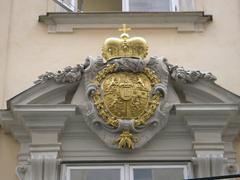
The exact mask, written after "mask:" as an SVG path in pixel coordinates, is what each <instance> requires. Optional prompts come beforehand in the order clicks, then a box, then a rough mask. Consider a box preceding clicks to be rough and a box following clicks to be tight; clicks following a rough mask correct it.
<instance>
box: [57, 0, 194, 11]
mask: <svg viewBox="0 0 240 180" xmlns="http://www.w3.org/2000/svg"><path fill="white" fill-rule="evenodd" d="M53 1H54V2H56V3H57V4H58V5H59V6H61V7H62V8H64V7H65V8H64V9H65V10H66V11H72V12H99V11H101V12H104V11H105V12H106V11H107V12H111V11H123V12H168V11H192V10H194V0H101V1H99V0H53Z"/></svg>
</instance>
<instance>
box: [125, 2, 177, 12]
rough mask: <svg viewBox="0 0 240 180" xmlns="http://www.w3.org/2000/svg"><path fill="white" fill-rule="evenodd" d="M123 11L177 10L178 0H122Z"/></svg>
mask: <svg viewBox="0 0 240 180" xmlns="http://www.w3.org/2000/svg"><path fill="white" fill-rule="evenodd" d="M122 7H123V11H131V12H133V11H137V12H160V11H178V9H179V4H178V0H151V1H146V0H123V2H122Z"/></svg>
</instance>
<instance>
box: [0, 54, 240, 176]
mask: <svg viewBox="0 0 240 180" xmlns="http://www.w3.org/2000/svg"><path fill="white" fill-rule="evenodd" d="M108 65H109V66H111V65H116V67H117V70H116V72H117V73H118V72H120V73H122V72H124V73H125V72H127V73H132V74H137V73H141V72H144V68H149V69H151V71H149V72H153V75H156V77H159V78H160V82H158V81H156V83H155V84H153V86H152V92H153V95H154V93H156V94H157V93H159V94H160V95H161V97H160V103H159V104H156V107H155V108H156V112H155V111H154V113H153V114H152V116H151V117H150V118H149V120H147V121H145V122H144V123H143V124H141V125H139V126H135V125H136V124H135V123H136V122H137V121H131V120H129V121H125V120H119V121H118V122H117V123H118V126H116V127H115V126H114V125H113V124H107V122H103V121H102V119H103V117H102V115H101V114H100V113H98V111H97V110H98V106H96V104H95V103H94V101H91V97H93V95H92V93H94V92H96V89H97V88H99V87H100V86H96V82H95V81H94V80H95V78H96V76H97V75H99V74H100V75H101V72H105V68H107V67H109V66H108ZM149 77H152V76H149ZM96 79H97V78H96ZM149 79H151V78H149ZM141 80H143V79H138V82H139V83H142V82H141ZM215 80H216V77H215V76H213V75H212V74H211V73H205V72H201V71H194V70H186V69H184V68H182V67H179V66H174V65H171V64H169V62H167V60H166V59H164V58H157V57H153V58H150V59H149V60H148V61H143V60H139V59H134V58H119V59H114V60H111V61H108V63H106V62H104V61H103V60H102V59H101V58H96V59H94V58H87V59H86V61H85V63H84V64H82V65H77V66H76V67H67V68H65V69H64V70H62V71H58V72H57V73H51V72H47V73H45V74H43V75H41V76H40V77H39V79H38V80H37V81H36V82H35V83H36V84H35V85H34V86H33V87H31V88H29V89H27V90H26V91H24V92H22V93H20V94H18V95H17V96H15V97H13V98H12V99H10V100H9V101H8V102H7V109H6V110H2V111H1V112H0V117H1V121H2V124H3V126H4V128H5V129H6V130H8V131H9V132H10V133H11V134H12V135H13V136H14V137H15V138H16V139H17V140H18V141H19V142H20V143H21V146H22V147H21V152H20V155H19V164H20V166H19V168H18V169H17V170H18V173H19V176H24V175H25V173H26V172H27V171H28V168H29V167H30V166H31V167H34V166H35V165H36V164H34V163H39V162H38V161H37V159H39V158H43V159H46V158H49V159H50V160H53V161H54V163H56V164H57V159H59V161H63V162H64V161H81V160H95V158H97V159H98V160H105V158H106V157H108V159H109V160H129V159H130V160H146V159H148V160H149V159H154V160H175V161H178V160H188V161H192V162H193V163H196V164H198V163H200V162H201V160H202V159H201V158H202V157H208V158H209V157H210V158H211V156H216V157H217V158H221V160H222V162H223V161H224V162H225V161H226V163H223V165H224V164H226V167H227V164H231V165H232V164H235V160H236V156H235V150H234V148H233V140H234V138H235V137H236V136H237V135H238V132H239V125H240V121H239V120H240V116H239V114H240V113H239V102H240V97H239V96H237V95H235V94H233V93H231V92H229V91H227V90H225V89H224V88H222V87H220V86H219V85H217V84H216V83H215ZM122 83H123V85H124V86H127V85H129V82H126V81H123V82H122ZM131 83H132V84H133V83H134V82H133V81H132V82H131ZM131 83H130V84H131ZM109 86H110V85H109ZM121 91H122V90H121ZM122 92H123V95H121V97H123V98H128V96H127V95H126V94H124V93H126V91H124V89H123V91H122ZM114 122H115V121H114ZM126 122H127V123H126ZM124 132H130V133H129V134H127V136H128V137H127V138H128V139H127V140H129V139H131V138H132V137H130V136H131V135H133V137H134V138H135V137H136V139H138V140H136V141H134V140H132V141H133V143H132V144H131V145H132V147H131V146H129V147H131V148H136V150H131V148H129V149H127V150H126V147H128V145H129V144H127V143H126V146H124V143H125V142H124V143H123V145H122V146H121V145H119V144H120V142H119V141H121V140H122V139H121V135H122V136H123V135H125V134H124ZM206 132H207V133H206ZM99 140H101V141H99ZM115 141H116V142H117V141H118V143H119V144H114V143H113V142H115ZM103 142H104V143H103ZM171 142H174V143H171ZM119 147H120V148H121V147H123V149H124V148H125V149H124V150H123V152H124V154H122V153H119V152H121V151H119V150H118V148H119ZM132 151H133V152H134V153H132ZM42 152H44V153H45V154H44V153H43V154H41V153H42ZM39 153H40V154H39ZM118 153H119V154H118ZM49 162H50V161H49ZM51 163H52V161H51ZM198 165H199V164H198ZM46 166H48V165H47V163H46ZM199 167H200V168H199V169H198V171H199V173H201V171H202V170H201V164H200V165H199ZM224 167H225V165H224ZM21 168H23V169H24V171H22V169H21ZM202 168H203V167H202ZM33 169H34V168H33ZM33 171H34V170H33ZM23 172H24V173H23ZM33 173H34V172H33ZM36 173H37V172H36ZM50 174H51V173H50ZM52 176H55V175H54V174H53V173H52ZM52 179H54V178H52Z"/></svg>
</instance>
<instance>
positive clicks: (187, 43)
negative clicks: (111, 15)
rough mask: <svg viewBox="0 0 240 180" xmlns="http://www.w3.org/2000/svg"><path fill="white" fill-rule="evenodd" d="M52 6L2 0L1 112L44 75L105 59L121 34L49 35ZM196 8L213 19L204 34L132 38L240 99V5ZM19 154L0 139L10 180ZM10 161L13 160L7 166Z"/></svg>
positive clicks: (208, 3) (169, 32)
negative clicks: (104, 51)
mask: <svg viewBox="0 0 240 180" xmlns="http://www.w3.org/2000/svg"><path fill="white" fill-rule="evenodd" d="M50 6H52V4H51V3H49V1H48V0H41V1H39V0H25V1H24V3H23V2H22V1H17V0H8V1H4V0H1V1H0V14H1V16H0V23H1V26H0V37H1V41H0V107H1V108H5V107H6V104H5V103H6V100H7V99H9V98H11V97H13V96H15V95H16V94H18V93H20V92H22V91H24V90H25V89H27V88H29V87H30V86H32V85H33V83H32V82H33V81H34V80H36V79H37V76H38V75H40V74H42V73H44V72H45V71H57V70H58V69H62V68H63V67H65V66H68V65H75V64H77V63H82V62H83V61H84V60H85V58H86V57H87V56H89V55H91V56H93V57H96V56H98V55H101V46H102V43H103V41H104V39H105V38H107V37H109V36H118V35H119V33H118V31H116V30H115V29H87V30H86V29H85V30H83V29H79V30H75V31H74V33H57V34H49V33H48V32H47V26H46V25H44V24H41V23H39V22H38V16H39V15H44V14H46V12H47V11H48V9H51V7H50ZM196 6H197V8H198V9H199V10H204V11H205V13H206V14H211V15H213V22H211V23H210V24H209V25H208V26H207V28H206V31H205V32H203V33H178V32H177V31H176V30H174V29H134V30H133V31H132V32H131V34H132V35H134V36H142V37H144V38H146V39H147V41H148V43H149V47H150V50H149V56H154V55H157V56H165V57H167V58H168V59H169V61H170V62H171V63H173V64H179V65H182V66H185V67H189V68H192V69H200V70H202V71H210V72H212V73H213V74H214V75H216V76H217V78H218V80H217V83H218V84H220V85H221V86H223V87H224V88H226V89H228V90H230V91H232V92H234V93H236V94H240V71H239V67H240V33H239V32H240V1H239V0H231V1H229V2H226V0H197V4H196ZM3 143H5V144H6V145H3ZM237 147H238V149H239V152H240V146H238V145H237ZM7 149H10V150H9V151H7ZM17 149H18V146H17V144H16V143H15V142H14V140H13V139H11V138H9V137H8V136H6V135H4V134H3V133H1V134H0V167H1V168H0V170H1V172H0V174H1V176H2V174H3V175H4V178H3V179H4V180H13V179H14V176H13V175H12V171H14V168H15V160H14V158H16V153H17ZM8 159H9V160H10V159H12V160H10V162H9V164H8V165H6V166H5V165H4V164H5V163H6V162H7V161H8ZM7 163H8V162H7ZM4 167H6V168H4ZM5 169H6V170H7V171H5ZM7 177H8V178H7Z"/></svg>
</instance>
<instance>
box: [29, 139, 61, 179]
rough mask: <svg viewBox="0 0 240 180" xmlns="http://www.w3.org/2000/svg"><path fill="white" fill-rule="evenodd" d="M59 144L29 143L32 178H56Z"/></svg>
mask: <svg viewBox="0 0 240 180" xmlns="http://www.w3.org/2000/svg"><path fill="white" fill-rule="evenodd" d="M59 151H60V144H47V145H31V150H30V152H31V169H32V180H43V179H44V180H45V179H46V180H57V174H58V173H57V172H58V168H57V166H58V155H59Z"/></svg>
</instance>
